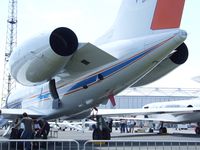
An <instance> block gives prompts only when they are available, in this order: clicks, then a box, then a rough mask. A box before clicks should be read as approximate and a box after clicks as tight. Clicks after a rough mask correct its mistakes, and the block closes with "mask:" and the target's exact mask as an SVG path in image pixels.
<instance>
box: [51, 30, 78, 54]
mask: <svg viewBox="0 0 200 150" xmlns="http://www.w3.org/2000/svg"><path fill="white" fill-rule="evenodd" d="M49 43H50V46H51V48H52V50H53V51H54V52H55V53H56V54H58V55H60V56H70V55H71V54H73V53H74V52H75V51H76V49H77V47H78V38H77V36H76V34H75V33H74V32H73V31H72V30H71V29H69V28H65V27H60V28H57V29H55V30H54V31H53V32H52V33H51V35H50V38H49Z"/></svg>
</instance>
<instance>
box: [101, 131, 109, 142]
mask: <svg viewBox="0 0 200 150" xmlns="http://www.w3.org/2000/svg"><path fill="white" fill-rule="evenodd" d="M102 138H103V140H110V131H109V130H108V129H103V131H102Z"/></svg>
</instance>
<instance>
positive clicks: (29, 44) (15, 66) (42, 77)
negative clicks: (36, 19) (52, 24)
mask: <svg viewBox="0 0 200 150" xmlns="http://www.w3.org/2000/svg"><path fill="white" fill-rule="evenodd" d="M77 48H78V39H77V36H76V34H75V33H74V32H73V31H72V30H70V29H68V28H65V27H60V28H57V29H55V30H54V31H53V32H51V33H50V34H42V35H39V36H37V37H35V38H32V39H30V40H28V41H26V42H25V43H24V44H23V45H21V46H20V47H19V48H17V49H16V50H15V51H14V52H13V53H12V55H11V57H10V60H9V63H10V69H11V71H10V72H11V75H12V76H13V77H14V78H15V79H16V80H17V81H18V82H19V83H21V84H23V85H38V84H41V83H43V82H46V81H48V80H50V79H51V78H52V77H53V76H55V75H56V74H57V73H58V72H59V71H60V70H61V69H62V68H63V67H64V66H65V65H66V64H67V62H68V61H69V60H70V58H71V56H72V55H73V54H74V52H75V51H76V50H77Z"/></svg>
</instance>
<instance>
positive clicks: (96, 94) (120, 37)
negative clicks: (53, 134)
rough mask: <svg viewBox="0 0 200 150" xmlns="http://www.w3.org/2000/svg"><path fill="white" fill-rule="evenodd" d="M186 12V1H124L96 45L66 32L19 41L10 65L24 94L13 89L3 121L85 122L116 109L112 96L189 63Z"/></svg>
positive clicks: (66, 29) (59, 30) (61, 29)
mask: <svg viewBox="0 0 200 150" xmlns="http://www.w3.org/2000/svg"><path fill="white" fill-rule="evenodd" d="M183 7H184V0H173V1H172V0H170V1H168V0H166V1H165V0H122V4H121V7H120V9H119V13H118V17H117V19H116V20H115V22H114V24H113V26H112V27H111V28H110V30H109V31H108V32H106V33H105V34H104V35H103V36H101V37H100V38H99V39H98V40H97V41H96V43H89V42H88V43H82V42H81V41H78V37H77V36H76V34H75V33H74V32H73V31H72V30H71V29H70V28H67V27H58V28H56V29H55V30H53V31H52V32H49V33H44V34H38V36H35V37H32V38H30V39H27V41H26V42H24V43H20V44H19V47H18V48H17V49H15V50H14V51H13V53H12V54H11V56H10V59H9V65H10V72H11V75H12V77H13V78H14V79H15V80H16V81H17V82H18V83H20V84H22V85H24V88H21V89H16V90H14V91H12V93H11V94H10V95H9V97H8V98H7V101H6V106H5V107H4V108H2V109H1V116H2V117H3V118H5V119H13V118H15V117H17V116H19V115H21V114H22V113H23V112H27V113H28V114H29V115H30V116H32V117H42V118H45V119H54V118H58V117H62V116H65V118H67V119H82V118H85V117H86V116H88V115H90V112H91V109H92V108H94V107H97V106H98V105H99V104H101V103H103V102H105V101H107V100H108V99H110V100H111V101H112V103H113V104H114V103H115V102H114V95H116V94H118V93H119V92H121V91H122V90H124V89H125V88H127V87H129V86H130V85H132V86H141V85H146V84H148V83H151V82H153V81H155V80H158V79H159V78H161V77H162V76H164V75H166V74H167V73H169V72H170V71H172V70H173V69H175V68H176V67H178V66H179V65H181V64H183V63H184V62H185V61H186V60H187V57H188V49H187V46H186V45H185V44H184V41H185V39H186V37H187V33H186V31H184V30H181V29H179V26H180V22H181V17H182V12H183ZM101 133H102V131H99V133H98V134H101ZM106 134H107V133H106ZM108 134H109V133H108ZM100 139H101V138H100Z"/></svg>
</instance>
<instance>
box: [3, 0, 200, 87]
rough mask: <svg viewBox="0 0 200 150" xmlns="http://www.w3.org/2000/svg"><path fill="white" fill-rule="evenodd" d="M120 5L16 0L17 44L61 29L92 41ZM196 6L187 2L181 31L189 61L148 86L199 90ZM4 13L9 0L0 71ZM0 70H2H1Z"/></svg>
mask: <svg viewBox="0 0 200 150" xmlns="http://www.w3.org/2000/svg"><path fill="white" fill-rule="evenodd" d="M120 3H121V0H56V1H55V0H19V1H18V24H17V26H18V35H17V36H18V38H17V41H18V44H19V43H21V42H23V41H24V40H25V39H26V38H29V37H31V36H32V35H35V34H38V33H41V32H45V31H49V30H53V29H55V28H56V27H60V26H66V27H69V28H71V29H72V30H73V31H74V32H75V33H76V34H77V36H78V38H79V41H80V42H93V41H94V40H95V39H97V38H98V37H99V36H101V35H102V34H103V33H104V32H105V31H106V30H108V28H109V27H110V26H111V25H112V23H113V21H114V20H115V17H116V15H117V12H118V9H119V7H120ZM199 6H200V1H199V0H186V3H185V9H184V13H183V18H182V23H181V28H182V29H184V30H186V31H187V32H188V38H187V40H186V41H185V43H186V44H187V46H188V49H189V59H188V61H187V62H186V63H185V64H184V65H182V66H180V67H179V68H178V69H176V70H175V71H173V72H172V73H170V74H169V75H167V76H165V77H164V78H162V79H161V80H159V81H156V82H154V83H153V84H149V85H148V86H151V87H152V86H153V87H156V86H157V87H177V88H199V87H200V84H198V83H196V82H194V81H192V80H191V78H192V77H194V76H198V75H200V69H199V64H200V58H199V57H200V50H199V49H200V48H199V47H200V46H199V44H198V43H200V42H199V35H200V29H199V28H200V22H199V21H198V19H199V16H198V15H199ZM7 12H8V0H1V1H0V50H1V52H0V55H1V57H0V58H1V61H2V62H0V68H2V67H3V58H2V56H3V55H4V49H5V41H6V30H7V29H6V26H7V22H6V20H7V16H8V13H7ZM0 70H1V71H2V69H0ZM0 75H1V73H0ZM0 79H2V77H1V78H0ZM0 81H1V80H0ZM1 83H2V82H1Z"/></svg>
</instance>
